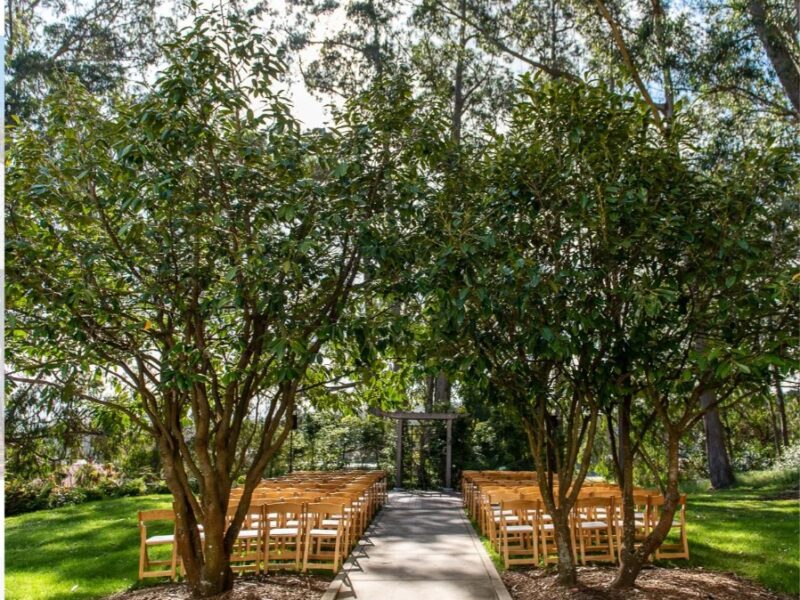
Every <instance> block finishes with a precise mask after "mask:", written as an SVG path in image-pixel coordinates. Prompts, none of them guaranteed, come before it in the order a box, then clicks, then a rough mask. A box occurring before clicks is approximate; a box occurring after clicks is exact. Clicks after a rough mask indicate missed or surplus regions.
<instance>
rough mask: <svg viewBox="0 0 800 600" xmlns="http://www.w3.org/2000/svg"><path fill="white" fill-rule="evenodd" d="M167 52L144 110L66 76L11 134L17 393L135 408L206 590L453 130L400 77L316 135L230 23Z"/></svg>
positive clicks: (132, 414)
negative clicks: (443, 127)
mask: <svg viewBox="0 0 800 600" xmlns="http://www.w3.org/2000/svg"><path fill="white" fill-rule="evenodd" d="M164 61H165V64H166V67H165V69H164V70H163V71H162V72H161V73H160V75H159V77H158V80H157V82H156V84H155V86H154V88H153V89H152V91H151V92H150V93H148V94H147V95H145V96H144V97H142V98H139V99H130V98H127V97H119V98H117V99H116V100H115V101H114V102H113V104H112V107H111V108H106V107H104V105H103V103H102V102H101V101H100V100H99V99H98V98H96V97H95V96H94V95H93V94H92V93H91V92H90V91H89V90H87V89H86V88H85V87H84V86H82V85H80V84H79V83H77V82H75V81H74V80H66V81H64V82H63V83H62V85H60V86H59V87H57V88H56V89H54V91H53V93H52V94H51V95H49V96H48V98H47V101H46V104H45V108H46V110H45V113H44V121H43V124H42V126H39V127H33V126H31V127H20V128H18V129H16V130H14V131H12V134H11V142H10V146H9V149H10V154H9V167H8V187H7V199H8V202H7V206H6V223H7V240H8V241H7V244H8V245H7V257H8V263H9V270H8V279H7V282H8V284H7V290H6V291H7V298H8V324H9V336H8V339H9V340H10V343H9V345H8V354H7V359H8V365H9V369H10V370H11V372H10V373H9V377H8V381H9V382H10V384H11V385H12V386H14V385H26V386H28V385H33V386H34V387H35V388H36V389H38V390H40V391H45V390H52V391H53V392H55V393H62V394H73V395H74V396H75V397H80V398H82V399H83V400H85V401H87V402H95V403H98V404H101V405H103V406H106V407H108V408H112V409H114V410H118V411H122V412H123V413H125V414H126V415H127V416H128V417H129V418H130V419H131V420H133V421H135V422H136V423H137V424H139V425H140V426H141V427H142V428H143V429H145V430H146V431H147V432H148V433H149V434H150V435H152V436H153V439H154V440H155V441H156V442H157V444H158V447H159V451H160V453H161V458H162V461H163V465H164V475H165V478H166V482H167V484H168V486H169V488H170V491H171V492H172V495H173V500H174V508H175V511H176V519H177V532H178V547H179V551H180V555H181V559H182V563H183V566H184V569H185V573H186V577H187V579H188V582H189V585H190V587H191V589H192V590H193V592H194V594H195V595H197V596H202V597H206V596H212V595H215V594H218V593H220V592H222V591H225V590H227V589H230V587H231V586H232V584H233V579H232V572H231V569H230V565H229V557H230V553H231V550H232V547H233V544H234V543H235V540H236V537H237V534H238V531H239V528H240V527H241V524H242V520H243V517H244V510H245V507H246V505H247V502H248V499H249V498H250V497H251V494H252V491H253V489H254V488H255V486H256V484H257V483H258V481H259V480H260V478H261V477H262V474H263V472H264V469H265V467H266V466H267V464H268V462H269V461H270V458H271V457H272V456H273V455H274V454H275V453H276V451H277V450H278V449H279V448H280V446H281V444H282V443H283V442H284V440H285V439H286V437H287V435H288V434H289V432H290V430H291V422H292V420H291V418H290V417H291V414H292V411H293V407H294V405H295V402H296V398H297V394H298V390H300V389H301V388H302V387H303V384H304V381H306V380H307V378H308V377H310V373H312V372H315V371H316V370H319V369H321V368H323V367H324V363H325V360H324V353H325V351H326V348H328V347H329V346H330V345H332V344H333V345H336V344H340V343H341V340H343V339H347V338H348V335H349V334H348V325H349V324H350V323H351V322H352V320H353V315H355V314H356V313H357V309H356V305H357V304H359V303H360V301H361V299H363V298H368V297H369V296H370V294H371V293H372V292H373V291H374V290H375V289H376V287H377V286H379V285H381V283H382V281H383V278H384V275H385V274H386V273H389V272H391V271H392V270H393V269H395V268H400V267H402V263H401V262H400V261H402V260H403V258H402V257H401V258H399V259H398V258H397V256H396V255H395V253H393V251H392V249H393V248H395V247H398V244H397V241H398V240H399V239H402V236H403V228H404V227H405V226H406V223H407V222H409V221H410V220H413V219H411V218H412V217H413V215H414V205H415V202H417V201H419V198H420V197H422V196H423V195H424V194H425V190H426V182H425V180H424V178H423V172H424V170H425V169H424V165H425V163H426V161H427V160H428V157H429V156H431V155H432V148H434V146H435V140H436V139H437V137H438V129H437V126H436V117H435V115H430V114H428V113H427V112H425V111H422V110H417V108H416V106H415V104H414V102H413V100H412V97H411V92H410V90H409V89H408V87H407V86H405V85H403V84H402V83H400V82H396V81H384V82H382V83H381V85H379V86H376V87H374V88H373V89H372V90H371V91H369V93H367V94H365V95H364V96H362V97H361V98H360V99H359V100H357V101H354V102H352V103H351V104H350V105H349V106H348V110H347V111H345V112H344V113H343V114H342V115H341V117H340V119H341V120H340V123H339V126H338V128H336V129H334V130H332V131H328V132H315V133H312V134H306V135H302V134H300V133H299V128H298V125H297V123H296V122H295V121H294V119H293V118H292V117H291V115H290V113H289V110H288V107H287V106H286V103H285V101H284V100H283V98H282V97H281V96H280V95H279V94H277V93H276V92H274V91H273V82H274V81H275V78H276V77H278V76H279V75H280V74H281V73H282V71H283V67H282V65H281V63H280V62H279V61H278V60H277V59H276V56H275V53H274V43H273V42H272V41H271V40H270V39H267V38H264V37H262V36H261V35H260V34H258V33H257V32H255V31H254V30H253V29H252V27H251V26H250V25H249V24H248V23H246V22H245V21H244V20H242V19H240V18H238V17H236V16H230V15H228V16H226V15H225V14H223V13H222V12H218V11H212V12H209V13H206V14H202V15H200V16H198V17H197V18H196V20H195V22H194V24H193V26H192V27H191V28H189V29H188V30H186V31H184V32H183V33H182V34H181V35H180V36H179V37H178V38H177V39H176V40H175V41H174V42H173V43H170V44H169V45H167V46H166V47H165V56H164ZM358 322H359V323H360V324H361V325H362V326H364V323H367V322H366V321H364V320H363V319H358ZM312 379H313V380H314V381H316V380H317V379H318V378H317V377H315V378H312ZM256 413H258V415H259V418H258V422H257V423H255V427H249V426H246V422H248V421H249V420H252V419H253V418H254V415H255V414H256ZM252 424H253V423H252V422H251V425H252ZM245 430H247V433H245ZM237 480H241V481H243V482H244V491H243V502H242V503H241V505H240V507H239V509H238V510H237V511H236V512H235V514H234V516H233V518H232V519H231V520H230V521H228V520H227V519H226V514H227V512H228V498H229V492H230V489H231V486H232V484H233V483H234V482H235V481H237ZM195 485H196V486H197V488H196V489H197V490H198V491H197V492H195V491H194V490H195V487H194V486H195ZM200 525H202V527H203V532H202V536H201V533H200V529H199V526H200Z"/></svg>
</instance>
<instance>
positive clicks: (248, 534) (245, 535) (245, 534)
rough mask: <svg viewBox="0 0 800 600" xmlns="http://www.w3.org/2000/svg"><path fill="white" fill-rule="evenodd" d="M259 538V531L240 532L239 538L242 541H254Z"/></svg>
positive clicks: (244, 530) (246, 530)
mask: <svg viewBox="0 0 800 600" xmlns="http://www.w3.org/2000/svg"><path fill="white" fill-rule="evenodd" d="M273 531H274V530H273ZM257 537H258V530H257V529H242V530H241V531H240V532H239V538H240V539H247V540H253V539H255V538H257Z"/></svg>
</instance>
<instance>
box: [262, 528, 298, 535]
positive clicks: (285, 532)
mask: <svg viewBox="0 0 800 600" xmlns="http://www.w3.org/2000/svg"><path fill="white" fill-rule="evenodd" d="M297 531H298V530H297V527H278V528H277V529H270V530H269V534H270V535H273V536H278V535H297Z"/></svg>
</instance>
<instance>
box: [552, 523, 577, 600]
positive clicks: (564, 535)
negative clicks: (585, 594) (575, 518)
mask: <svg viewBox="0 0 800 600" xmlns="http://www.w3.org/2000/svg"><path fill="white" fill-rule="evenodd" d="M552 517H553V528H554V531H555V534H556V548H557V549H558V577H557V581H558V583H560V584H561V585H566V586H574V585H577V583H578V572H577V570H576V569H575V553H574V550H573V548H572V535H571V532H570V525H569V511H565V510H563V509H562V508H557V509H556V510H554V511H553V513H552Z"/></svg>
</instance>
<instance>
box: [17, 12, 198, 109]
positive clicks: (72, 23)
mask: <svg viewBox="0 0 800 600" xmlns="http://www.w3.org/2000/svg"><path fill="white" fill-rule="evenodd" d="M183 14H184V10H183V8H182V4H181V3H180V2H164V1H162V0H136V1H134V2H130V1H127V2H125V1H122V0H92V1H90V2H83V1H82V0H18V1H14V0H9V2H8V5H7V10H6V20H5V32H6V56H5V61H6V63H5V64H6V77H7V81H6V113H5V114H6V120H7V122H11V120H12V119H14V118H19V119H23V120H26V119H29V118H31V117H33V116H35V115H36V113H37V112H38V110H39V108H40V103H41V101H42V99H43V97H44V95H45V93H46V91H47V89H48V88H49V85H50V84H52V83H53V82H54V81H58V80H60V79H62V78H63V77H65V76H67V75H72V76H75V77H77V78H78V79H79V80H80V81H81V82H82V83H83V84H84V85H85V86H86V87H87V89H89V90H91V91H92V92H95V93H97V94H104V93H108V92H110V91H119V90H120V89H123V88H124V87H126V85H128V84H130V83H133V82H135V83H139V84H141V83H144V82H145V80H146V78H147V74H148V73H147V71H148V70H149V69H152V68H153V67H154V66H155V65H156V64H157V62H158V60H159V57H160V51H159V49H158V45H159V44H160V43H162V42H164V41H166V40H167V39H168V38H169V35H170V34H171V33H172V32H174V30H175V27H176V25H175V19H176V18H180V17H181V16H182V15H183Z"/></svg>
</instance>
